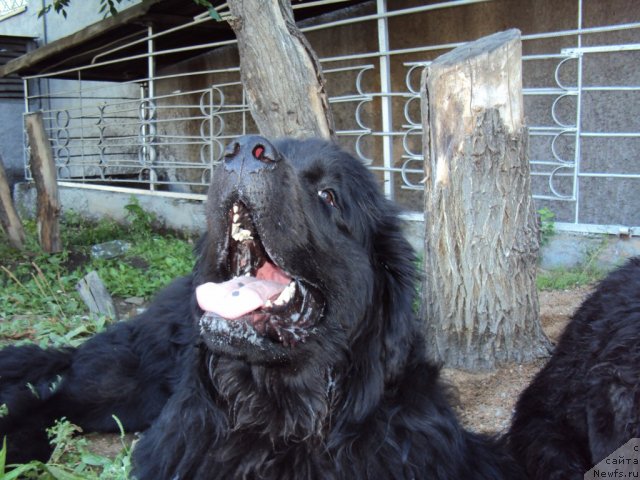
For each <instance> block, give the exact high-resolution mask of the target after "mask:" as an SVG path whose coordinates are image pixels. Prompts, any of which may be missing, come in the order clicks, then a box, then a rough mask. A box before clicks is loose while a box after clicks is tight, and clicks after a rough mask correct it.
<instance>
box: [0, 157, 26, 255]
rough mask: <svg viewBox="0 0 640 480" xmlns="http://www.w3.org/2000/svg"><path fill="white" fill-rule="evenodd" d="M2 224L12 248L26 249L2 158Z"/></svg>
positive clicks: (0, 191) (0, 182)
mask: <svg viewBox="0 0 640 480" xmlns="http://www.w3.org/2000/svg"><path fill="white" fill-rule="evenodd" d="M0 224H2V228H3V229H4V231H5V232H6V233H7V237H8V238H9V243H10V244H11V246H13V247H15V248H18V249H22V248H24V239H25V235H24V228H23V226H22V222H21V221H20V217H19V216H18V213H17V212H16V209H15V206H14V205H13V199H12V198H11V188H10V187H9V180H8V179H7V174H6V172H5V169H4V163H3V161H2V157H0Z"/></svg>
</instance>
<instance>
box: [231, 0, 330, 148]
mask: <svg viewBox="0 0 640 480" xmlns="http://www.w3.org/2000/svg"><path fill="white" fill-rule="evenodd" d="M228 5H229V9H230V11H231V14H232V18H231V19H230V20H229V24H230V25H231V28H232V29H233V31H234V32H235V34H236V37H237V38H238V50H239V53H240V74H241V77H242V84H243V86H244V89H245V92H246V94H247V99H248V100H249V109H250V110H251V115H252V116H253V119H254V120H255V122H256V124H257V126H258V129H259V130H260V132H261V133H262V134H263V135H265V136H267V137H282V136H292V137H299V138H304V137H323V138H327V139H328V138H332V137H333V134H334V124H333V117H332V115H331V109H330V108H329V100H328V97H327V93H326V91H325V88H324V77H323V75H322V68H321V67H320V63H319V62H318V59H317V57H316V55H315V53H314V51H313V49H312V48H311V46H310V45H309V43H308V42H307V39H306V38H305V36H304V35H303V34H302V32H300V30H299V29H298V27H297V26H296V24H295V21H294V18H293V11H292V9H291V4H290V2H289V0H229V2H228ZM262 32H269V33H268V35H263V34H262Z"/></svg>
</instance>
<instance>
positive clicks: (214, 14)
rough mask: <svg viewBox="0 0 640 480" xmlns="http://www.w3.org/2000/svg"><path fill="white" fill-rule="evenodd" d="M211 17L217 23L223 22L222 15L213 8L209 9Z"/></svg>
mask: <svg viewBox="0 0 640 480" xmlns="http://www.w3.org/2000/svg"><path fill="white" fill-rule="evenodd" d="M208 10H209V15H210V16H211V18H213V19H214V20H215V21H216V22H221V21H222V17H221V16H220V14H219V13H218V11H217V10H216V9H215V8H213V7H209V8H208Z"/></svg>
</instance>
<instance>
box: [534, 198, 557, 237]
mask: <svg viewBox="0 0 640 480" xmlns="http://www.w3.org/2000/svg"><path fill="white" fill-rule="evenodd" d="M538 218H539V219H540V246H544V245H546V244H547V243H549V240H551V237H553V235H554V234H555V233H556V226H555V222H554V221H555V218H556V214H555V213H553V212H552V211H551V210H549V209H548V208H547V207H544V208H541V209H540V210H538Z"/></svg>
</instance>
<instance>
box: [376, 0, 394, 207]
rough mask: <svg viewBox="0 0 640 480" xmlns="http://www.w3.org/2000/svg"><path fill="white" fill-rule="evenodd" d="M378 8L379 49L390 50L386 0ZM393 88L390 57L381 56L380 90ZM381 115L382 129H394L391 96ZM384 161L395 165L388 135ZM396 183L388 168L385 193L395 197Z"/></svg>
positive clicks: (379, 0)
mask: <svg viewBox="0 0 640 480" xmlns="http://www.w3.org/2000/svg"><path fill="white" fill-rule="evenodd" d="M376 8H377V11H378V15H380V18H379V19H378V49H379V50H380V51H381V52H383V51H388V50H389V32H388V29H389V24H388V22H387V17H386V16H384V14H385V13H387V2H386V0H376ZM390 90H391V67H390V65H389V57H387V56H384V55H381V56H380V92H381V93H382V94H383V95H384V94H387V93H388V92H389V91H390ZM381 115H382V130H384V131H385V132H387V131H391V130H393V113H392V111H391V98H390V97H382V98H381ZM382 161H383V164H384V166H385V167H386V168H387V169H388V168H390V167H391V166H392V165H393V144H392V143H391V138H390V137H389V136H387V135H385V136H384V137H382ZM393 191H394V184H393V175H392V174H391V172H390V171H388V170H386V171H385V173H384V193H385V195H386V196H387V197H389V198H393Z"/></svg>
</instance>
